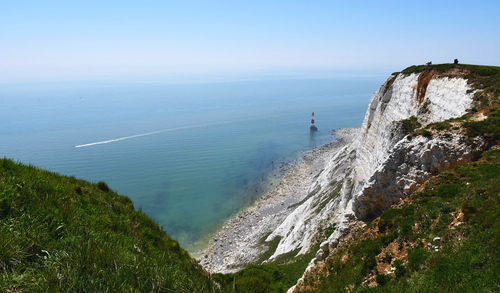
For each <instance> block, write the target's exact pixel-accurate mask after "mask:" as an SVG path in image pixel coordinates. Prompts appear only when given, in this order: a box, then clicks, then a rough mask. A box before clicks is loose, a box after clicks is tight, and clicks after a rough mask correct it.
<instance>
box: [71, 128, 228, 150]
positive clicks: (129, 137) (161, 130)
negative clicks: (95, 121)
mask: <svg viewBox="0 0 500 293" xmlns="http://www.w3.org/2000/svg"><path fill="white" fill-rule="evenodd" d="M226 123H227V122H221V123H212V124H199V125H190V126H182V127H175V128H166V129H160V130H156V131H151V132H145V133H139V134H134V135H129V136H123V137H118V138H113V139H108V140H102V141H96V142H91V143H86V144H79V145H75V148H84V147H89V146H94V145H100V144H108V143H112V142H118V141H123V140H127V139H132V138H137V137H142V136H149V135H155V134H160V133H165V132H171V131H176V130H183V129H191V128H201V127H208V126H215V125H221V124H226Z"/></svg>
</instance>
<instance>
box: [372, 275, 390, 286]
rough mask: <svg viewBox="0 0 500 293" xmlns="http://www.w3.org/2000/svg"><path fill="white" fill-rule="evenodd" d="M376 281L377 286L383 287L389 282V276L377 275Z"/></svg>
mask: <svg viewBox="0 0 500 293" xmlns="http://www.w3.org/2000/svg"><path fill="white" fill-rule="evenodd" d="M376 280H377V284H378V285H379V286H384V285H385V284H387V283H388V282H389V281H390V280H391V276H389V275H383V274H382V275H377V277H376Z"/></svg>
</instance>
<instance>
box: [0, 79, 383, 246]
mask: <svg viewBox="0 0 500 293" xmlns="http://www.w3.org/2000/svg"><path fill="white" fill-rule="evenodd" d="M382 82H383V78H382V77H381V76H380V77H341V78H339V77H335V78H308V79H306V78H304V79H299V78H294V79H269V80H246V81H232V82H212V83H202V82H193V83H189V82H184V83H177V84H175V83H165V84H163V83H118V82H102V81H100V82H61V83H57V82H52V83H27V84H21V83H17V84H2V85H0V156H1V157H7V158H11V159H13V160H15V161H19V162H22V163H25V164H31V165H35V166H37V167H41V168H44V169H48V170H51V171H54V172H58V173H60V174H62V175H67V176H75V177H78V178H82V179H85V180H89V181H92V182H98V181H105V182H106V183H107V184H108V185H109V186H110V187H111V189H113V190H114V191H116V192H118V193H120V194H122V195H126V196H128V197H130V198H131V199H132V201H133V203H134V206H135V208H137V209H139V210H141V211H142V212H144V213H145V214H147V215H148V216H150V217H151V218H152V219H154V221H156V222H157V223H158V224H159V225H160V226H161V227H162V229H163V230H164V231H166V232H167V233H168V234H169V235H170V236H171V237H172V238H174V239H176V240H177V241H179V243H180V244H181V246H182V247H184V248H186V249H187V250H188V251H189V252H191V253H195V252H196V251H199V250H200V249H201V248H203V245H204V244H205V243H206V240H207V239H208V237H210V235H211V233H213V232H214V231H216V229H217V228H219V227H220V226H221V225H222V224H223V223H224V220H226V219H227V218H228V217H230V216H231V215H233V214H234V213H236V212H237V211H239V210H241V209H243V208H245V207H247V206H248V205H250V204H251V203H252V202H253V201H255V200H256V199H257V198H258V197H259V196H260V195H261V194H262V193H263V192H264V190H265V188H266V182H268V178H269V176H270V174H272V173H273V172H274V171H275V170H276V169H277V167H278V166H280V165H282V164H286V163H287V162H291V161H293V160H295V159H297V158H299V157H300V156H301V155H302V154H303V152H304V151H305V150H308V149H311V148H315V147H318V146H321V145H323V144H325V143H329V142H331V141H332V140H334V139H335V137H334V136H332V134H331V131H332V130H333V129H337V128H345V127H358V126H360V125H361V122H362V120H363V117H364V113H365V111H366V108H367V105H368V102H369V99H370V97H371V95H372V94H373V93H374V91H375V90H376V89H377V88H378V87H379V85H380V84H381V83H382ZM312 112H315V120H316V125H317V127H318V129H319V130H318V131H317V132H315V133H311V132H310V129H309V125H310V119H311V113H312Z"/></svg>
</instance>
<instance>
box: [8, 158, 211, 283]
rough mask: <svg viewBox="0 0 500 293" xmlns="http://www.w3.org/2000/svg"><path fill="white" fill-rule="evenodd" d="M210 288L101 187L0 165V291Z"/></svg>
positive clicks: (183, 255)
mask: <svg viewBox="0 0 500 293" xmlns="http://www.w3.org/2000/svg"><path fill="white" fill-rule="evenodd" d="M213 289H214V284H213V282H212V280H211V279H210V276H209V275H208V274H207V273H205V272H204V271H203V270H202V269H201V267H200V266H199V265H197V264H196V263H195V261H194V260H193V259H192V258H190V256H189V255H188V253H187V252H186V251H184V250H183V249H181V248H180V247H179V245H178V243H177V242H176V241H174V240H172V239H170V238H169V237H168V235H167V234H166V233H164V232H163V231H162V230H161V229H160V228H159V227H158V225H157V224H155V223H154V222H153V221H151V220H150V219H149V218H148V217H147V216H145V215H144V214H143V213H142V212H140V211H136V210H134V207H133V204H132V202H131V201H130V199H129V198H127V197H124V196H120V195H118V194H116V193H114V192H113V191H111V190H110V189H109V187H108V186H107V185H106V184H105V183H104V182H99V183H98V184H91V183H89V182H85V181H82V180H77V179H75V178H73V177H64V176H60V175H57V174H54V173H51V172H47V171H42V170H39V169H37V168H34V167H31V166H25V165H22V164H18V163H15V162H13V161H11V160H7V159H2V160H0V291H2V292H5V291H9V290H10V291H25V292H33V291H35V292H36V291H40V292H47V291H53V292H82V291H85V292H87V291H90V292H102V291H108V292H117V291H124V292H166V291H167V292H169V291H170V292H211V291H213Z"/></svg>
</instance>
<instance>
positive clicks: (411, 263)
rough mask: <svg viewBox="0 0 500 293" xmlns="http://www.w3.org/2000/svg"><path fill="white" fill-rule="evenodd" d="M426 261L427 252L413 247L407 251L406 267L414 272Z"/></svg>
mask: <svg viewBox="0 0 500 293" xmlns="http://www.w3.org/2000/svg"><path fill="white" fill-rule="evenodd" d="M426 259H427V252H426V251H425V250H424V249H423V248H421V247H415V248H412V249H409V250H408V267H409V268H410V269H411V270H412V271H416V270H418V269H419V268H420V266H421V265H422V264H423V263H424V262H425V260H426Z"/></svg>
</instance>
